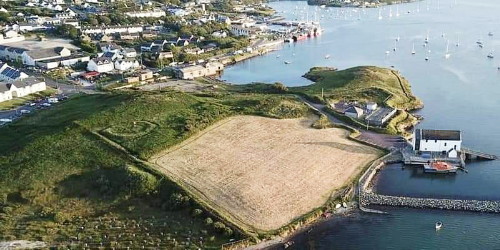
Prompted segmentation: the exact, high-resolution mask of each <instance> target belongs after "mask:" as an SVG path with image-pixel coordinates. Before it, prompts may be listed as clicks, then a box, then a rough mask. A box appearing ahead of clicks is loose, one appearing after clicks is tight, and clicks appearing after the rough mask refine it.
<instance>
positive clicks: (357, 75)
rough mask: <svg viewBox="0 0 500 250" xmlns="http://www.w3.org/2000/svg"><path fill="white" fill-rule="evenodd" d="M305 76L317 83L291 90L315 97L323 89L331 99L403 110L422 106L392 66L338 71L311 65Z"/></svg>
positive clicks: (406, 82) (407, 83) (329, 99)
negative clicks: (373, 103)
mask: <svg viewBox="0 0 500 250" xmlns="http://www.w3.org/2000/svg"><path fill="white" fill-rule="evenodd" d="M305 77H306V78H308V79H311V80H313V81H315V83H314V84H312V85H309V86H305V87H297V88H290V90H291V91H297V92H300V93H304V94H306V95H308V96H310V97H316V98H317V97H319V96H321V92H322V90H323V93H324V96H325V98H326V99H327V100H328V101H341V100H342V101H359V102H369V101H372V102H376V103H378V104H383V105H387V106H390V107H393V108H397V109H404V110H412V109H416V108H420V107H421V106H422V102H421V101H420V100H419V99H418V98H417V97H415V96H414V95H413V94H412V92H411V87H410V84H409V82H408V81H407V80H406V79H404V78H403V77H402V76H400V75H399V73H398V72H396V71H394V70H391V69H385V68H379V67H374V66H362V67H354V68H349V69H346V70H339V71H336V70H331V69H326V68H312V69H311V70H310V71H309V72H308V73H307V74H306V75H305ZM398 78H399V79H398ZM399 80H401V82H400V81H399Z"/></svg>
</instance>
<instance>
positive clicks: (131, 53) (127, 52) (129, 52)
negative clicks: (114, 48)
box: [121, 48, 137, 58]
mask: <svg viewBox="0 0 500 250" xmlns="http://www.w3.org/2000/svg"><path fill="white" fill-rule="evenodd" d="M121 54H122V55H123V56H124V57H127V58H134V57H137V51H135V49H134V48H124V49H122V51H121Z"/></svg>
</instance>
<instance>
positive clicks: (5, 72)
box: [0, 62, 28, 82]
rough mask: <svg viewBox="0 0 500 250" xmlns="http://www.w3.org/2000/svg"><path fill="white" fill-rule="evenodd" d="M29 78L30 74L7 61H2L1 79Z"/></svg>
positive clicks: (0, 65)
mask: <svg viewBox="0 0 500 250" xmlns="http://www.w3.org/2000/svg"><path fill="white" fill-rule="evenodd" d="M26 78H28V75H27V74H25V73H23V72H21V71H20V70H18V69H15V68H13V67H11V66H9V65H7V64H6V63H2V62H0V81H9V82H11V81H17V80H23V79H26Z"/></svg>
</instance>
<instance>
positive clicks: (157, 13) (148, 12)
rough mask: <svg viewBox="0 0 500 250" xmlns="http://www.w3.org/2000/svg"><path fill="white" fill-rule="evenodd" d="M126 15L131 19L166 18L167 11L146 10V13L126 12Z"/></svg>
mask: <svg viewBox="0 0 500 250" xmlns="http://www.w3.org/2000/svg"><path fill="white" fill-rule="evenodd" d="M125 15H127V16H129V17H139V18H141V17H162V16H165V15H166V13H165V11H163V10H161V9H153V10H144V11H132V12H125Z"/></svg>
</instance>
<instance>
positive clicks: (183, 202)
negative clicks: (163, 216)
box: [169, 193, 190, 210]
mask: <svg viewBox="0 0 500 250" xmlns="http://www.w3.org/2000/svg"><path fill="white" fill-rule="evenodd" d="M189 201H190V199H189V197H188V196H185V195H182V194H180V193H173V194H172V195H170V199H169V205H170V208H171V209H174V210H175V209H181V208H184V207H187V206H188V205H189Z"/></svg>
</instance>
